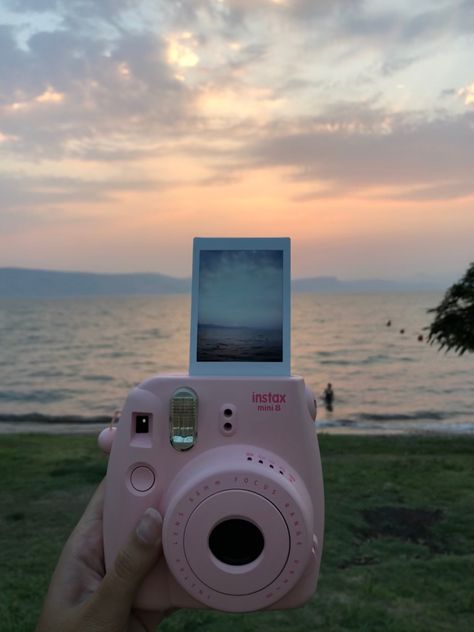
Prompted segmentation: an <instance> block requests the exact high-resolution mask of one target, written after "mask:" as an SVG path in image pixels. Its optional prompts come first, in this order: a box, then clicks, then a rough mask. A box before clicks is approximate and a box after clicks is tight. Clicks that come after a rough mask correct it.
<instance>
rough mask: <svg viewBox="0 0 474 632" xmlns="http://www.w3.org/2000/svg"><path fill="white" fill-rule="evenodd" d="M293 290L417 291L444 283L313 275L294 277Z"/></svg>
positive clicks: (442, 287) (442, 286)
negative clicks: (350, 279)
mask: <svg viewBox="0 0 474 632" xmlns="http://www.w3.org/2000/svg"><path fill="white" fill-rule="evenodd" d="M292 287H293V290H294V291H295V292H331V293H339V292H340V293H343V292H417V291H440V290H442V291H444V290H446V288H447V286H446V284H445V283H442V282H436V281H417V280H414V281H389V280H386V279H360V280H356V281H341V280H340V279H338V278H337V277H313V278H310V279H295V280H294V281H293V283H292Z"/></svg>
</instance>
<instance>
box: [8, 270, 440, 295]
mask: <svg viewBox="0 0 474 632" xmlns="http://www.w3.org/2000/svg"><path fill="white" fill-rule="evenodd" d="M292 287H293V290H294V291H295V292H331V293H343V292H384V291H385V292H403V291H420V290H445V289H446V287H445V286H444V285H442V284H436V283H434V282H431V283H430V282H425V281H423V282H422V281H414V282H411V283H410V282H406V283H402V282H397V281H384V280H383V279H365V280H360V281H341V280H339V279H338V278H336V277H330V276H324V277H313V278H309V279H295V280H294V281H293V283H292ZM190 290H191V280H190V279H179V278H176V277H171V276H166V275H164V274H157V273H149V274H145V273H135V274H95V273H92V272H58V271H54V270H31V269H27V268H0V297H4V298H41V297H45V298H46V297H68V296H71V297H72V296H119V295H145V294H152V295H153V294H184V293H187V292H190Z"/></svg>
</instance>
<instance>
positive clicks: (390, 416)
mask: <svg viewBox="0 0 474 632" xmlns="http://www.w3.org/2000/svg"><path fill="white" fill-rule="evenodd" d="M456 414H460V413H456V412H453V411H450V412H449V413H444V412H440V411H436V410H418V411H416V412H413V413H358V414H357V415H355V418H356V419H357V420H358V421H419V420H420V419H429V420H436V421H442V420H443V419H449V418H450V417H453V416H455V415H456Z"/></svg>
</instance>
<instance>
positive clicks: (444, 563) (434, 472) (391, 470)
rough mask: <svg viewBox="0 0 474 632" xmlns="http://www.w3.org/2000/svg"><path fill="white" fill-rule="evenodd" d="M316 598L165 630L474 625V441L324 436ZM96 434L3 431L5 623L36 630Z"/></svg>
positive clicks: (101, 469) (0, 598)
mask: <svg viewBox="0 0 474 632" xmlns="http://www.w3.org/2000/svg"><path fill="white" fill-rule="evenodd" d="M320 445H321V452H322V458H323V468H324V477H325V493H326V535H325V544H324V553H323V561H322V569H321V575H320V581H319V587H318V591H317V594H316V596H315V597H314V598H313V600H312V601H311V602H310V603H309V604H307V605H306V606H305V607H304V608H301V609H298V610H290V611H282V612H280V611H273V612H263V613H257V614H248V615H224V614H220V613H214V612H209V611H197V610H194V611H193V610H183V611H179V612H176V613H175V614H173V615H172V616H171V617H170V618H169V619H167V620H166V621H165V622H164V623H163V624H162V627H161V628H160V631H161V630H162V631H163V632H175V631H176V632H177V631H178V630H179V631H185V630H186V631H187V630H192V631H193V632H197V631H199V630H203V631H204V630H205V631H206V632H227V630H228V629H229V626H232V629H233V630H238V631H242V632H245V631H250V630H258V631H259V632H266V631H267V630H268V631H270V630H272V632H280V631H281V632H283V631H285V632H289V631H291V632H308V630H324V631H330V632H336V631H338V632H339V631H340V632H342V631H344V632H345V631H347V630H364V631H367V632H369V631H377V632H379V631H382V632H384V631H386V632H402V631H403V632H416V631H418V630H419V631H425V630H426V631H430V632H436V631H441V630H453V631H463V630H465V631H466V632H467V631H469V632H471V630H474V572H473V569H474V468H473V464H474V438H470V437H452V438H450V437H422V436H413V437H344V436H327V435H324V436H322V437H320ZM105 467H106V461H105V458H104V457H102V456H101V454H100V453H99V452H98V450H97V448H96V442H95V438H94V437H77V436H67V437H66V436H38V435H17V436H2V437H0V481H1V486H2V489H1V492H0V629H1V630H2V632H26V631H28V632H30V631H31V630H33V629H34V627H35V623H36V620H37V617H38V613H39V610H40V607H41V603H42V599H43V596H44V593H45V590H46V588H47V585H48V582H49V578H50V575H51V572H52V570H53V568H54V566H55V563H56V559H57V556H58V554H59V552H60V550H61V548H62V545H63V543H64V541H65V539H66V538H67V535H68V534H69V532H70V531H71V529H72V528H73V526H74V524H75V523H76V521H77V519H78V518H79V516H80V515H81V513H82V511H83V508H84V506H85V505H86V503H87V501H88V499H89V497H90V495H91V493H92V491H93V489H94V488H95V486H96V485H97V483H98V482H99V481H100V479H101V478H102V476H103V475H104V473H105Z"/></svg>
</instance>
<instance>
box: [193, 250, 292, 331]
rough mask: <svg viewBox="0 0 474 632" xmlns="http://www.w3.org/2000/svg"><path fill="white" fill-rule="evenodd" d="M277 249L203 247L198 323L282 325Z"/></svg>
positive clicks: (280, 264)
mask: <svg viewBox="0 0 474 632" xmlns="http://www.w3.org/2000/svg"><path fill="white" fill-rule="evenodd" d="M282 304H283V252H282V251H281V250H203V251H201V257H200V267H199V316H198V318H199V324H201V325H209V324H212V325H220V326H223V327H257V328H268V329H277V328H281V326H282Z"/></svg>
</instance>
